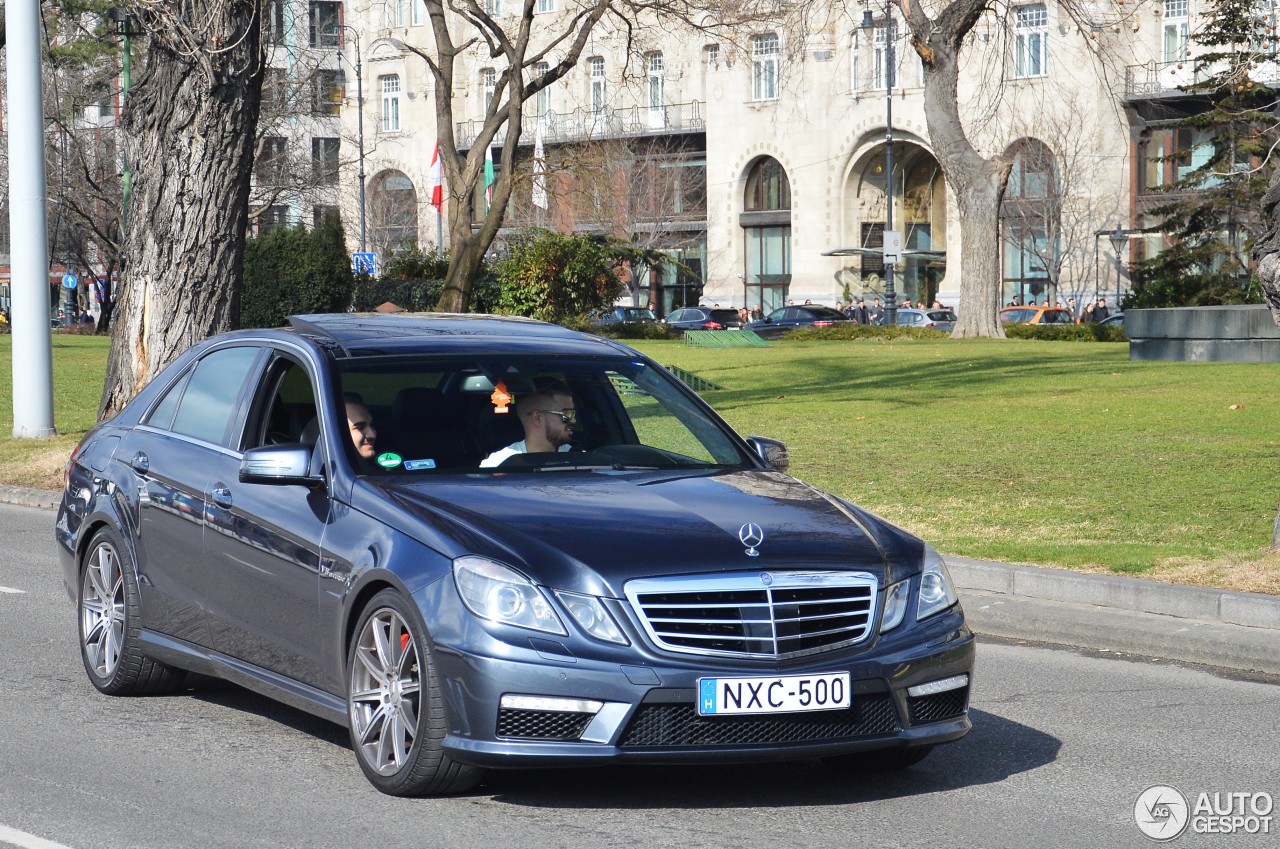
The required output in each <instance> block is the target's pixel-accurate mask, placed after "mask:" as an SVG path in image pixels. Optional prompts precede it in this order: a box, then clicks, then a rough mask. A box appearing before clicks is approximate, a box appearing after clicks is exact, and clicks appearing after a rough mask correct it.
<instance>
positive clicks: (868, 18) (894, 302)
mask: <svg viewBox="0 0 1280 849" xmlns="http://www.w3.org/2000/svg"><path fill="white" fill-rule="evenodd" d="M891 22H892V16H891V14H890V6H889V3H888V2H886V3H885V6H884V57H885V61H884V234H883V235H882V237H881V244H882V245H883V248H884V301H885V305H884V323H885V324H886V325H888V326H889V327H894V326H896V325H897V323H898V295H897V292H895V291H894V288H893V267H894V263H896V262H897V257H898V256H900V255H901V254H900V253H899V252H900V251H901V248H902V245H901V241H900V239H899V238H898V234H897V233H895V232H894V230H893V77H894V65H893V37H892V36H893V32H892V30H891V29H890V24H891ZM875 26H876V22H875V18H874V17H872V14H871V7H870V6H868V7H867V8H865V9H863V10H862V29H863V30H865V31H873V30H874V29H875ZM891 250H893V251H894V252H893V253H890V251H891Z"/></svg>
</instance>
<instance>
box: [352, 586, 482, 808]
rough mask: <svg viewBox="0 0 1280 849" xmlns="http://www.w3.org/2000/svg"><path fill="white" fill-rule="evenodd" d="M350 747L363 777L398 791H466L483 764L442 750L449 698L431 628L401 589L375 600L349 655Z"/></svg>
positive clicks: (409, 793) (387, 790)
mask: <svg viewBox="0 0 1280 849" xmlns="http://www.w3.org/2000/svg"><path fill="white" fill-rule="evenodd" d="M347 713H348V716H349V718H350V725H351V747H352V748H353V749H354V750H355V753H356V760H357V761H358V762H359V763H360V769H362V770H363V771H364V774H365V777H366V778H368V779H369V781H370V782H371V783H372V784H373V786H374V787H377V788H378V789H379V790H381V791H382V792H383V793H387V794H390V795H392V796H424V795H436V794H445V793H461V792H464V791H466V790H469V789H471V788H472V787H474V786H475V785H476V784H478V783H479V781H480V775H481V773H480V770H479V769H478V768H476V767H473V766H468V765H466V764H460V763H458V762H456V761H454V760H453V759H452V758H450V757H449V756H448V755H447V754H445V753H444V750H443V747H442V743H443V741H444V737H445V713H444V704H443V701H442V699H441V698H440V688H439V684H438V682H437V680H436V673H435V664H434V663H433V661H432V658H431V653H430V650H429V649H428V647H427V645H426V628H425V626H423V625H422V624H421V620H420V618H419V617H418V615H417V612H416V611H415V610H414V609H413V608H412V606H411V603H410V602H407V601H406V600H405V599H404V597H403V596H402V595H400V593H398V592H396V591H394V590H384V591H382V592H380V593H378V594H377V595H376V596H374V597H373V599H372V600H371V601H370V602H369V605H368V606H367V607H366V608H365V610H364V613H363V614H362V615H361V617H360V621H359V624H358V625H357V626H356V638H355V641H354V642H353V643H352V644H351V650H350V652H349V654H348V658H347Z"/></svg>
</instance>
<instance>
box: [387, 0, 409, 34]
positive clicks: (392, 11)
mask: <svg viewBox="0 0 1280 849" xmlns="http://www.w3.org/2000/svg"><path fill="white" fill-rule="evenodd" d="M406 2H407V0H388V3H387V25H388V26H392V27H402V26H404V4H405V3H406Z"/></svg>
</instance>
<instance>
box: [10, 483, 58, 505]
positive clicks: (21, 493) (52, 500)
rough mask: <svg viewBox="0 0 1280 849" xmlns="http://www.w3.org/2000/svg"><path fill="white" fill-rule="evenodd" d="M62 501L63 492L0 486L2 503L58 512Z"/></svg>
mask: <svg viewBox="0 0 1280 849" xmlns="http://www.w3.org/2000/svg"><path fill="white" fill-rule="evenodd" d="M61 499H62V493H61V492H54V491H53V490H50V489H28V488H27V487H25V486H5V485H0V502H3V503H5V504H17V505H19V506H21V507H39V508H42V509H44V510H56V509H57V507H58V502H59V501H60V500H61Z"/></svg>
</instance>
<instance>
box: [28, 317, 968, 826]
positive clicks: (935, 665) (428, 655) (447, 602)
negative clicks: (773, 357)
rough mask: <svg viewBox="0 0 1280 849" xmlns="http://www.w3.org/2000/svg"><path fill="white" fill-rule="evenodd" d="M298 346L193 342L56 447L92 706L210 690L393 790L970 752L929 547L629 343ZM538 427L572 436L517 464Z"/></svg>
mask: <svg viewBox="0 0 1280 849" xmlns="http://www.w3.org/2000/svg"><path fill="white" fill-rule="evenodd" d="M290 325H291V326H290V328H289V329H272V330H241V331H236V332H232V333H225V334H221V335H219V336H214V337H212V338H210V339H207V340H205V341H203V342H201V343H199V344H198V345H196V346H195V347H194V348H192V349H190V350H189V351H187V352H186V353H184V354H183V355H182V356H180V357H179V358H178V359H177V360H176V361H175V362H174V363H173V364H172V365H170V366H169V367H168V368H167V369H165V370H164V371H162V372H161V373H160V374H158V375H156V377H155V379H153V380H152V381H151V382H150V383H148V384H147V385H146V386H145V387H143V388H142V390H141V391H140V392H139V393H138V395H137V396H136V397H135V398H134V399H133V400H132V401H131V402H130V403H129V404H127V405H125V407H124V409H123V410H121V411H120V413H119V414H118V415H116V416H115V417H113V418H111V419H109V420H107V421H104V422H101V423H99V424H98V425H96V426H95V427H94V428H93V429H92V430H90V431H89V433H88V434H86V435H85V438H84V439H83V440H82V441H81V443H80V444H79V445H78V446H77V447H76V449H75V450H74V451H73V452H72V454H71V457H70V458H69V460H68V462H67V472H66V488H65V491H64V493H63V495H62V499H61V503H60V507H59V510H58V515H57V519H56V521H55V523H54V526H53V528H52V530H53V532H54V537H55V540H56V543H55V547H56V549H57V552H58V558H59V561H60V563H61V570H62V575H63V580H64V582H65V585H66V589H67V592H68V594H69V596H70V598H71V600H72V602H73V604H74V606H75V614H74V620H75V622H76V623H77V624H78V632H77V641H78V643H79V650H80V654H81V658H82V661H83V664H84V669H85V672H86V674H87V676H88V679H89V681H90V682H91V683H92V684H93V686H94V687H96V688H97V689H98V690H100V691H101V692H103V693H106V694H109V695H114V696H128V695H145V694H153V693H160V692H166V691H173V690H175V689H178V688H179V686H180V685H181V684H182V681H183V678H184V676H185V675H186V673H187V672H188V671H193V672H197V673H201V674H204V675H212V676H216V677H219V678H223V679H226V680H228V681H231V682H234V683H236V684H238V685H240V686H243V687H246V688H248V689H250V690H253V691H255V692H258V693H261V694H263V695H266V696H268V697H271V698H274V699H277V700H279V701H281V702H284V703H286V704H289V705H291V706H293V707H294V708H297V709H301V710H305V711H308V712H310V713H313V714H315V715H317V716H320V717H322V718H324V719H326V720H329V721H332V722H335V723H339V724H342V725H344V726H346V727H348V728H349V729H350V741H351V749H352V751H353V753H354V756H355V759H356V761H357V763H358V764H359V766H360V767H361V769H362V770H363V772H364V774H365V775H366V777H367V778H368V779H369V781H370V782H371V783H372V784H373V785H374V786H375V787H377V788H378V789H379V790H381V791H383V792H385V793H390V794H393V795H398V796H407V795H421V794H428V793H457V792H462V791H464V790H466V789H467V788H469V787H472V786H474V785H475V784H476V783H477V782H478V781H479V780H480V779H481V775H482V773H481V770H482V769H483V768H486V767H490V768H501V767H509V768H521V767H525V768H527V767H533V766H541V767H553V766H570V765H580V766H599V765H601V764H606V763H620V764H640V763H648V764H669V765H680V764H686V765H688V764H706V763H721V764H723V763H737V762H743V761H770V762H772V761H779V760H802V759H810V758H824V759H826V760H828V762H829V764H830V765H831V766H832V767H834V768H838V769H843V770H847V772H848V773H849V774H850V775H852V776H855V777H856V780H857V781H859V782H862V783H861V784H859V785H858V786H859V787H862V786H863V785H864V784H865V781H866V778H865V773H866V771H867V770H869V769H876V768H879V769H884V768H902V767H906V766H910V765H911V764H914V763H916V762H918V761H920V760H921V759H922V758H923V757H924V756H925V755H926V754H927V753H928V752H929V750H930V749H931V748H932V747H933V746H935V745H938V744H942V743H948V742H951V741H954V740H958V739H959V738H961V737H963V736H964V735H965V734H966V733H967V732H968V731H969V730H970V720H969V713H968V711H969V692H970V683H971V677H970V676H971V675H972V672H973V665H974V635H973V633H972V631H971V630H970V629H969V628H968V627H967V626H966V624H965V617H964V611H963V609H962V608H961V606H960V603H959V601H958V600H957V597H956V592H955V588H954V585H953V584H952V581H951V578H950V576H949V574H948V571H947V567H946V564H945V562H944V560H943V558H941V557H940V556H939V555H938V553H937V551H935V550H934V549H933V548H932V547H930V546H929V545H927V544H926V543H925V542H924V541H922V540H920V539H919V538H917V537H915V536H913V535H911V534H910V533H908V532H907V531H904V530H902V529H901V528H898V527H896V526H894V525H892V524H890V523H888V522H885V521H884V520H882V519H880V518H878V517H876V516H874V515H872V514H870V513H868V512H867V511H865V510H863V509H861V508H859V507H858V506H856V505H854V504H852V503H850V502H848V501H845V500H843V499H841V498H837V497H835V496H833V495H829V494H827V493H823V492H820V491H818V490H817V489H815V488H813V487H812V486H809V485H808V484H805V483H802V482H800V481H798V480H796V479H795V478H792V477H790V476H788V475H787V474H786V469H787V453H786V447H785V446H784V445H783V444H782V443H780V442H777V441H775V440H771V439H766V438H763V437H748V438H745V439H744V438H743V437H741V436H739V435H738V434H737V433H735V432H734V431H733V430H732V429H731V428H730V427H729V426H728V425H727V424H726V423H725V422H724V421H723V420H722V419H721V418H720V417H719V416H718V415H717V414H716V413H715V412H714V411H713V410H712V409H711V408H710V407H709V406H707V404H706V403H705V402H704V401H703V400H702V399H701V398H700V397H699V396H698V395H697V394H695V393H694V392H693V391H692V390H691V389H689V388H688V387H687V386H685V385H684V384H683V383H681V382H680V381H679V380H677V379H675V378H674V377H672V376H671V375H670V374H669V373H668V372H667V371H666V369H664V368H663V367H662V366H660V365H658V364H657V363H656V362H654V361H653V360H651V359H649V358H648V357H646V356H644V355H643V354H641V353H639V352H638V351H636V350H634V349H632V348H629V347H627V346H625V345H622V344H619V343H617V342H614V341H612V340H607V339H602V338H600V337H597V336H592V335H589V334H585V333H576V332H574V331H571V330H567V329H565V328H562V327H557V326H555V325H548V324H544V323H542V322H536V321H531V320H529V319H523V318H498V317H493V316H473V315H447V316H444V315H413V316H409V315H368V314H365V315H358V314H355V315H353V314H338V315H307V316H294V317H292V318H291V319H290ZM513 404H514V407H513ZM522 404H523V405H526V406H522ZM522 422H528V423H529V427H522ZM531 428H536V429H538V431H540V432H541V433H543V434H546V435H547V436H548V438H549V437H550V435H552V434H555V435H557V437H558V438H559V437H564V438H566V439H567V440H568V441H565V442H563V443H561V444H562V446H563V447H562V450H559V451H557V450H546V449H544V450H540V451H539V450H535V451H531V452H528V453H522V452H523V451H524V449H525V448H526V447H533V444H532V443H526V442H525V441H524V440H526V439H529V438H530V436H529V434H530V433H531V432H535V433H536V432H538V431H531ZM513 441H518V443H517V444H513ZM375 444H376V448H375ZM517 445H518V450H517ZM539 447H541V446H539ZM508 452H509V453H508ZM494 454H502V455H503V459H502V460H501V462H500V463H499V464H498V465H496V466H487V465H486V464H487V463H488V462H489V460H490V459H491V458H492V457H493V456H494ZM68 618H71V617H68ZM65 686H67V687H68V688H72V687H73V686H74V685H72V684H70V683H66V684H65ZM197 686H199V685H198V684H197ZM74 709H75V710H76V711H80V712H81V713H84V712H87V713H89V714H90V715H89V716H83V715H82V716H78V717H77V721H83V722H87V723H89V724H93V725H98V726H101V725H103V724H107V725H110V724H113V723H115V724H118V723H116V718H117V717H118V716H119V714H120V711H119V709H118V708H114V707H112V706H110V705H107V704H105V703H97V704H94V703H91V702H85V701H83V700H82V699H80V698H79V697H77V698H76V699H75V708H74ZM182 711H183V708H182V704H181V699H178V700H176V701H175V700H161V701H157V702H154V703H152V704H151V705H148V708H147V711H145V713H147V714H150V715H152V718H155V719H157V720H158V721H161V722H165V723H168V722H171V721H173V719H174V717H175V716H178V715H180V714H181V713H182ZM162 714H163V715H165V717H167V718H164V717H162V716H161V715H162ZM128 733H129V734H130V735H132V736H134V737H137V738H139V739H144V738H145V739H150V738H153V737H155V736H156V735H161V736H162V734H163V732H162V731H161V730H160V729H159V728H158V727H157V728H152V729H145V728H140V727H138V725H137V722H136V721H131V724H130V727H129V729H128ZM157 739H158V738H157ZM943 768H944V769H949V768H950V767H943ZM797 774H798V773H797ZM832 780H833V776H832V774H830V773H828V774H826V775H824V776H823V777H822V779H821V781H820V782H818V783H820V784H821V785H822V789H823V792H826V790H827V786H828V785H829V783H830V782H831V781H832ZM859 792H861V791H859ZM565 803H566V804H572V803H573V799H572V798H570V797H567V798H566V800H565ZM695 842H696V841H695Z"/></svg>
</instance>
